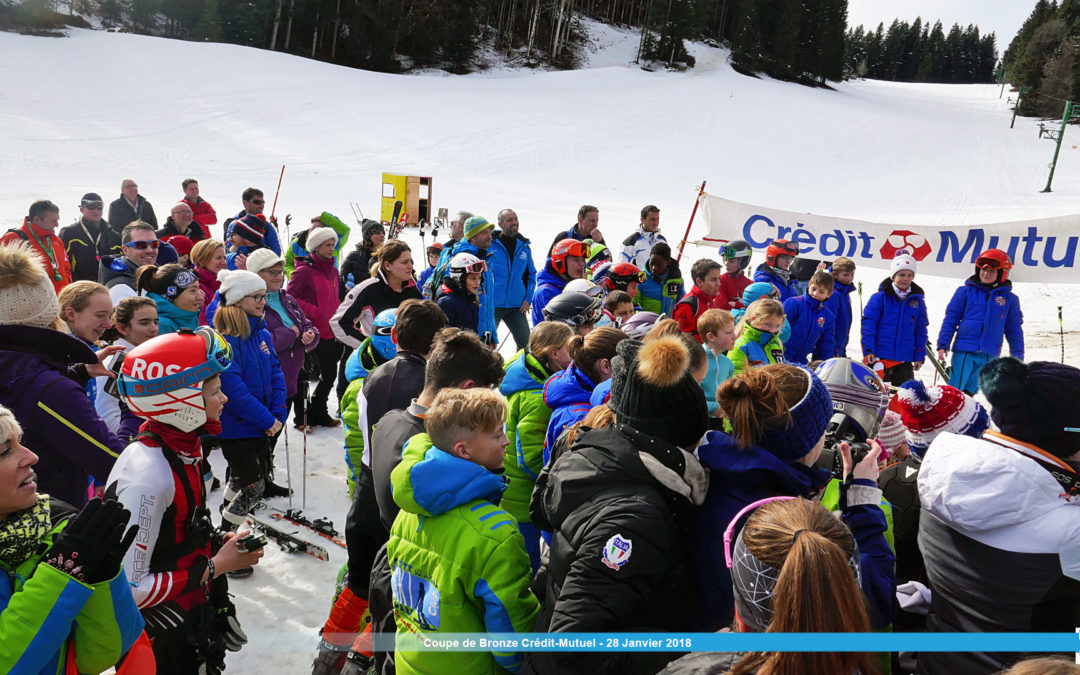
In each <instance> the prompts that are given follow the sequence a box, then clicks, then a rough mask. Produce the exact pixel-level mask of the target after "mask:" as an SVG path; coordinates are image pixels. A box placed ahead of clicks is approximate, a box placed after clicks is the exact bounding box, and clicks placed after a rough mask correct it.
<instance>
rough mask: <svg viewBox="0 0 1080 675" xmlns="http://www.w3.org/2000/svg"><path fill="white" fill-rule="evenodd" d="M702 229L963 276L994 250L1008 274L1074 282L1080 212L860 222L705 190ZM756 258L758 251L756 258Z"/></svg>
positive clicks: (722, 237)
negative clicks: (943, 221)
mask: <svg viewBox="0 0 1080 675" xmlns="http://www.w3.org/2000/svg"><path fill="white" fill-rule="evenodd" d="M698 202H699V205H700V208H701V216H702V218H703V219H704V221H705V225H706V227H707V228H708V233H707V234H706V235H705V237H704V239H702V240H698V241H695V242H692V243H696V244H699V245H705V246H717V247H718V246H720V245H721V244H723V243H725V242H727V241H730V240H732V239H743V240H745V241H747V242H749V243H750V246H752V247H753V248H755V249H758V250H764V249H765V248H766V247H768V245H769V242H771V241H772V240H773V239H788V240H790V241H793V242H795V243H796V244H798V245H799V251H800V255H802V256H806V257H808V258H817V259H820V260H834V259H836V258H838V257H840V256H847V257H849V258H851V259H852V260H854V261H855V264H856V265H867V266H869V267H882V268H888V266H889V261H890V260H892V258H893V256H894V255H895V253H896V251H897V250H898V249H901V248H906V249H908V250H909V251H911V254H912V255H913V256H914V257H915V259H916V260H917V261H919V272H920V273H923V274H933V275H937V276H943V277H955V278H960V279H966V278H968V277H970V276H971V275H972V274H973V273H974V272H975V267H974V266H975V259H976V258H977V257H978V256H979V254H980V253H982V252H983V251H985V250H986V249H989V248H1000V249H1002V250H1004V251H1005V252H1006V253H1008V254H1009V258H1010V259H1011V260H1012V261H1013V269H1012V272H1011V273H1010V275H1009V278H1010V279H1014V280H1016V281H1034V282H1047V283H1068V284H1080V271H1078V268H1080V257H1078V255H1077V244H1078V243H1080V215H1076V216H1059V217H1056V218H1040V219H1038V220H1022V221H1018V222H1013V223H993V224H990V225H968V226H957V227H935V226H926V225H885V224H882V223H870V222H867V221H864V220H851V219H848V218H833V217H830V216H817V215H814V214H811V213H793V212H791V211H780V210H778V209H770V208H765V207H762V206H753V205H751V204H742V203H740V202H733V201H731V200H728V199H723V198H721V197H715V196H713V195H710V194H708V193H704V194H702V195H701V196H700V197H699V198H698ZM755 258H756V260H761V256H756V257H755Z"/></svg>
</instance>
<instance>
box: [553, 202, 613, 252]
mask: <svg viewBox="0 0 1080 675" xmlns="http://www.w3.org/2000/svg"><path fill="white" fill-rule="evenodd" d="M599 224H600V209H598V208H596V207H595V206H593V205H592V204H583V205H582V206H581V208H580V209H578V212H577V222H576V223H574V225H573V227H571V228H570V229H569V230H566V231H565V232H560V233H558V234H557V235H555V240H554V241H552V242H551V246H550V247H548V253H547V254H548V257H549V258H550V257H551V253H552V251H554V250H555V244H558V243H559V242H560V241H562V240H563V239H574V240H576V241H585V240H586V239H591V240H592V241H593V242H594V243H597V244H604V243H606V242H605V241H604V235H602V234H601V233H600V230H598V229H596V228H597V226H598V225H599Z"/></svg>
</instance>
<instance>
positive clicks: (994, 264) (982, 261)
mask: <svg viewBox="0 0 1080 675" xmlns="http://www.w3.org/2000/svg"><path fill="white" fill-rule="evenodd" d="M975 267H977V268H979V269H981V270H997V269H1001V261H999V260H994V259H993V258H979V259H978V260H976V261H975Z"/></svg>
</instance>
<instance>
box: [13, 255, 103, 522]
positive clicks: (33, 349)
mask: <svg viewBox="0 0 1080 675" xmlns="http://www.w3.org/2000/svg"><path fill="white" fill-rule="evenodd" d="M58 321H60V304H59V301H58V300H57V297H56V293H55V292H54V291H53V286H52V283H51V280H50V279H49V278H48V276H47V275H46V274H45V272H44V270H43V269H42V265H41V262H40V260H38V259H37V255H35V253H34V252H33V250H32V249H31V248H30V247H29V246H27V245H26V244H0V405H4V406H7V407H8V408H10V409H11V410H12V411H13V412H14V413H15V417H16V419H18V420H19V423H20V425H21V426H22V428H23V431H24V432H25V433H26V435H25V436H24V438H23V440H24V441H25V442H26V443H27V444H28V445H29V446H30V447H33V448H36V449H37V452H38V455H39V457H40V461H39V462H38V468H37V472H38V478H39V480H38V487H39V488H40V490H41V491H42V492H44V493H46V494H49V495H52V496H54V497H56V498H57V499H60V500H63V501H65V502H67V503H69V504H74V505H76V506H80V505H82V504H85V503H86V486H87V484H88V482H89V478H90V476H95V477H96V478H98V479H104V478H105V477H106V476H108V475H109V470H110V469H112V466H113V462H114V461H115V460H116V457H117V456H119V454H120V452H121V451H123V449H124V445H123V443H121V442H120V441H119V440H118V439H117V438H116V436H115V435H113V433H112V432H110V431H109V429H108V427H106V426H105V423H104V422H102V421H101V418H100V417H98V414H97V412H96V411H95V410H94V406H93V404H92V403H91V402H90V397H88V396H87V395H86V385H87V383H88V382H89V380H90V377H92V376H97V375H107V374H108V373H107V371H106V370H105V368H104V367H103V366H101V364H100V363H99V362H98V356H97V355H96V354H94V352H93V350H91V349H90V348H89V347H87V346H86V345H85V344H84V343H83V342H82V341H80V340H79V339H78V338H75V337H73V336H71V335H68V334H67V333H66V332H64V331H61V330H57V329H56V328H57V327H58V326H59V325H60V324H59V323H57V322H58ZM113 351H115V350H105V351H103V352H102V355H101V358H105V357H107V356H108V355H109V354H111V353H113Z"/></svg>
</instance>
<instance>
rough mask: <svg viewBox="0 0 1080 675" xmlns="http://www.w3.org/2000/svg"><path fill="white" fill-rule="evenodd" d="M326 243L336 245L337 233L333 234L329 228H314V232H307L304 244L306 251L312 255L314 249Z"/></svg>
mask: <svg viewBox="0 0 1080 675" xmlns="http://www.w3.org/2000/svg"><path fill="white" fill-rule="evenodd" d="M328 241H332V242H334V243H335V244H337V232H334V230H333V228H329V227H316V228H315V229H314V230H311V231H310V232H308V236H307V244H306V246H307V250H308V252H309V253H314V252H315V249H317V248H319V247H320V246H322V245H323V244H324V243H326V242H328Z"/></svg>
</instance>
